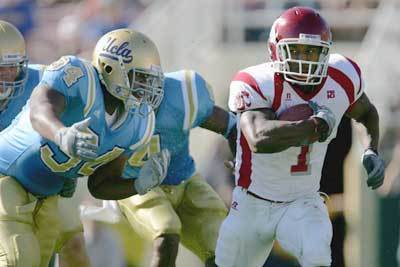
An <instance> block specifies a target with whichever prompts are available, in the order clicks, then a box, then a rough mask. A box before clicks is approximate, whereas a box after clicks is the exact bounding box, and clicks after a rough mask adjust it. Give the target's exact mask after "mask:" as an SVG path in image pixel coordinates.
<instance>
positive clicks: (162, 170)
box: [88, 149, 171, 200]
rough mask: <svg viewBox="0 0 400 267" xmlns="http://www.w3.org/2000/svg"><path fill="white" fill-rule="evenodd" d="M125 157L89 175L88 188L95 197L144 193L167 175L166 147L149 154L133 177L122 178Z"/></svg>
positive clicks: (119, 196) (167, 158) (102, 197)
mask: <svg viewBox="0 0 400 267" xmlns="http://www.w3.org/2000/svg"><path fill="white" fill-rule="evenodd" d="M127 159H128V157H127V156H124V155H122V156H120V157H118V158H117V159H115V160H113V161H111V162H110V163H108V164H106V165H103V166H101V167H100V168H98V169H97V170H96V171H95V172H94V173H93V174H92V175H91V176H89V180H88V188H89V191H90V193H91V194H92V195H93V196H94V197H95V198H99V199H106V200H119V199H124V198H127V197H130V196H132V195H136V194H140V195H144V194H146V193H147V192H148V191H150V190H151V189H153V188H154V187H156V186H158V185H160V184H161V183H162V181H163V180H164V179H165V177H166V176H167V173H168V166H169V162H170V159H171V156H170V153H169V151H168V150H167V149H163V150H162V151H161V152H159V153H156V154H153V155H151V156H150V158H149V159H148V160H147V161H146V162H145V164H144V165H143V167H142V168H141V169H140V172H139V175H138V177H136V178H135V179H124V178H122V172H123V169H124V167H125V163H126V160H127Z"/></svg>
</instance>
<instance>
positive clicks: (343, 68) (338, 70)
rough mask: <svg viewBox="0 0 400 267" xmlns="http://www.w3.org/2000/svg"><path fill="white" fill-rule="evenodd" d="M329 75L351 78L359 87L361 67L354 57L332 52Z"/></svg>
mask: <svg viewBox="0 0 400 267" xmlns="http://www.w3.org/2000/svg"><path fill="white" fill-rule="evenodd" d="M328 75H329V76H331V77H332V76H334V77H333V78H335V76H338V77H341V76H342V77H343V78H342V79H346V78H348V79H350V80H351V81H352V82H353V84H354V85H355V87H358V85H359V83H360V80H361V69H360V67H359V65H358V64H357V63H356V62H355V61H354V60H352V59H350V58H348V57H346V56H343V55H341V54H331V55H330V56H329V68H328Z"/></svg>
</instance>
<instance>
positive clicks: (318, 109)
mask: <svg viewBox="0 0 400 267" xmlns="http://www.w3.org/2000/svg"><path fill="white" fill-rule="evenodd" d="M308 105H309V106H310V108H312V110H313V111H314V115H313V116H311V118H316V119H317V120H319V121H320V122H322V123H323V124H324V125H322V127H318V130H319V134H320V138H319V140H318V141H319V142H324V141H325V140H326V139H327V138H328V137H329V136H330V135H331V133H332V130H333V128H335V125H336V118H335V114H333V112H332V111H331V110H330V109H329V108H328V107H326V106H319V105H318V104H317V103H315V102H313V101H309V102H308Z"/></svg>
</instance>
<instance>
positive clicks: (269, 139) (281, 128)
mask: <svg viewBox="0 0 400 267" xmlns="http://www.w3.org/2000/svg"><path fill="white" fill-rule="evenodd" d="M317 128H318V127H317V125H316V120H315V119H313V118H309V119H305V120H301V121H292V122H291V121H279V120H276V115H275V113H274V112H273V111H272V110H271V109H266V108H263V109H255V110H248V111H245V112H243V113H242V114H241V117H240V130H241V131H242V133H243V134H244V136H245V137H246V140H247V142H248V144H249V147H250V149H251V150H252V151H253V152H254V153H277V152H281V151H283V150H286V149H288V148H289V147H292V146H300V145H304V144H306V143H312V142H315V141H317V140H319V138H320V133H319V132H318V130H317Z"/></svg>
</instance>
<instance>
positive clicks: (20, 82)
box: [0, 20, 28, 101]
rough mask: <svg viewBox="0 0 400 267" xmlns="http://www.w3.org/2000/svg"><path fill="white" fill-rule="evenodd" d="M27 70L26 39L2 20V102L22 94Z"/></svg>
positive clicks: (0, 80) (0, 38) (0, 96)
mask: <svg viewBox="0 0 400 267" xmlns="http://www.w3.org/2000/svg"><path fill="white" fill-rule="evenodd" d="M27 68H28V58H27V56H26V50H25V40H24V37H23V36H22V34H21V33H20V31H19V30H18V29H17V28H16V27H15V26H14V25H12V24H11V23H8V22H6V21H4V20H0V101H3V100H8V99H11V98H14V97H17V96H19V95H20V94H22V92H23V89H24V86H25V82H26V79H27V76H28V74H27Z"/></svg>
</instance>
